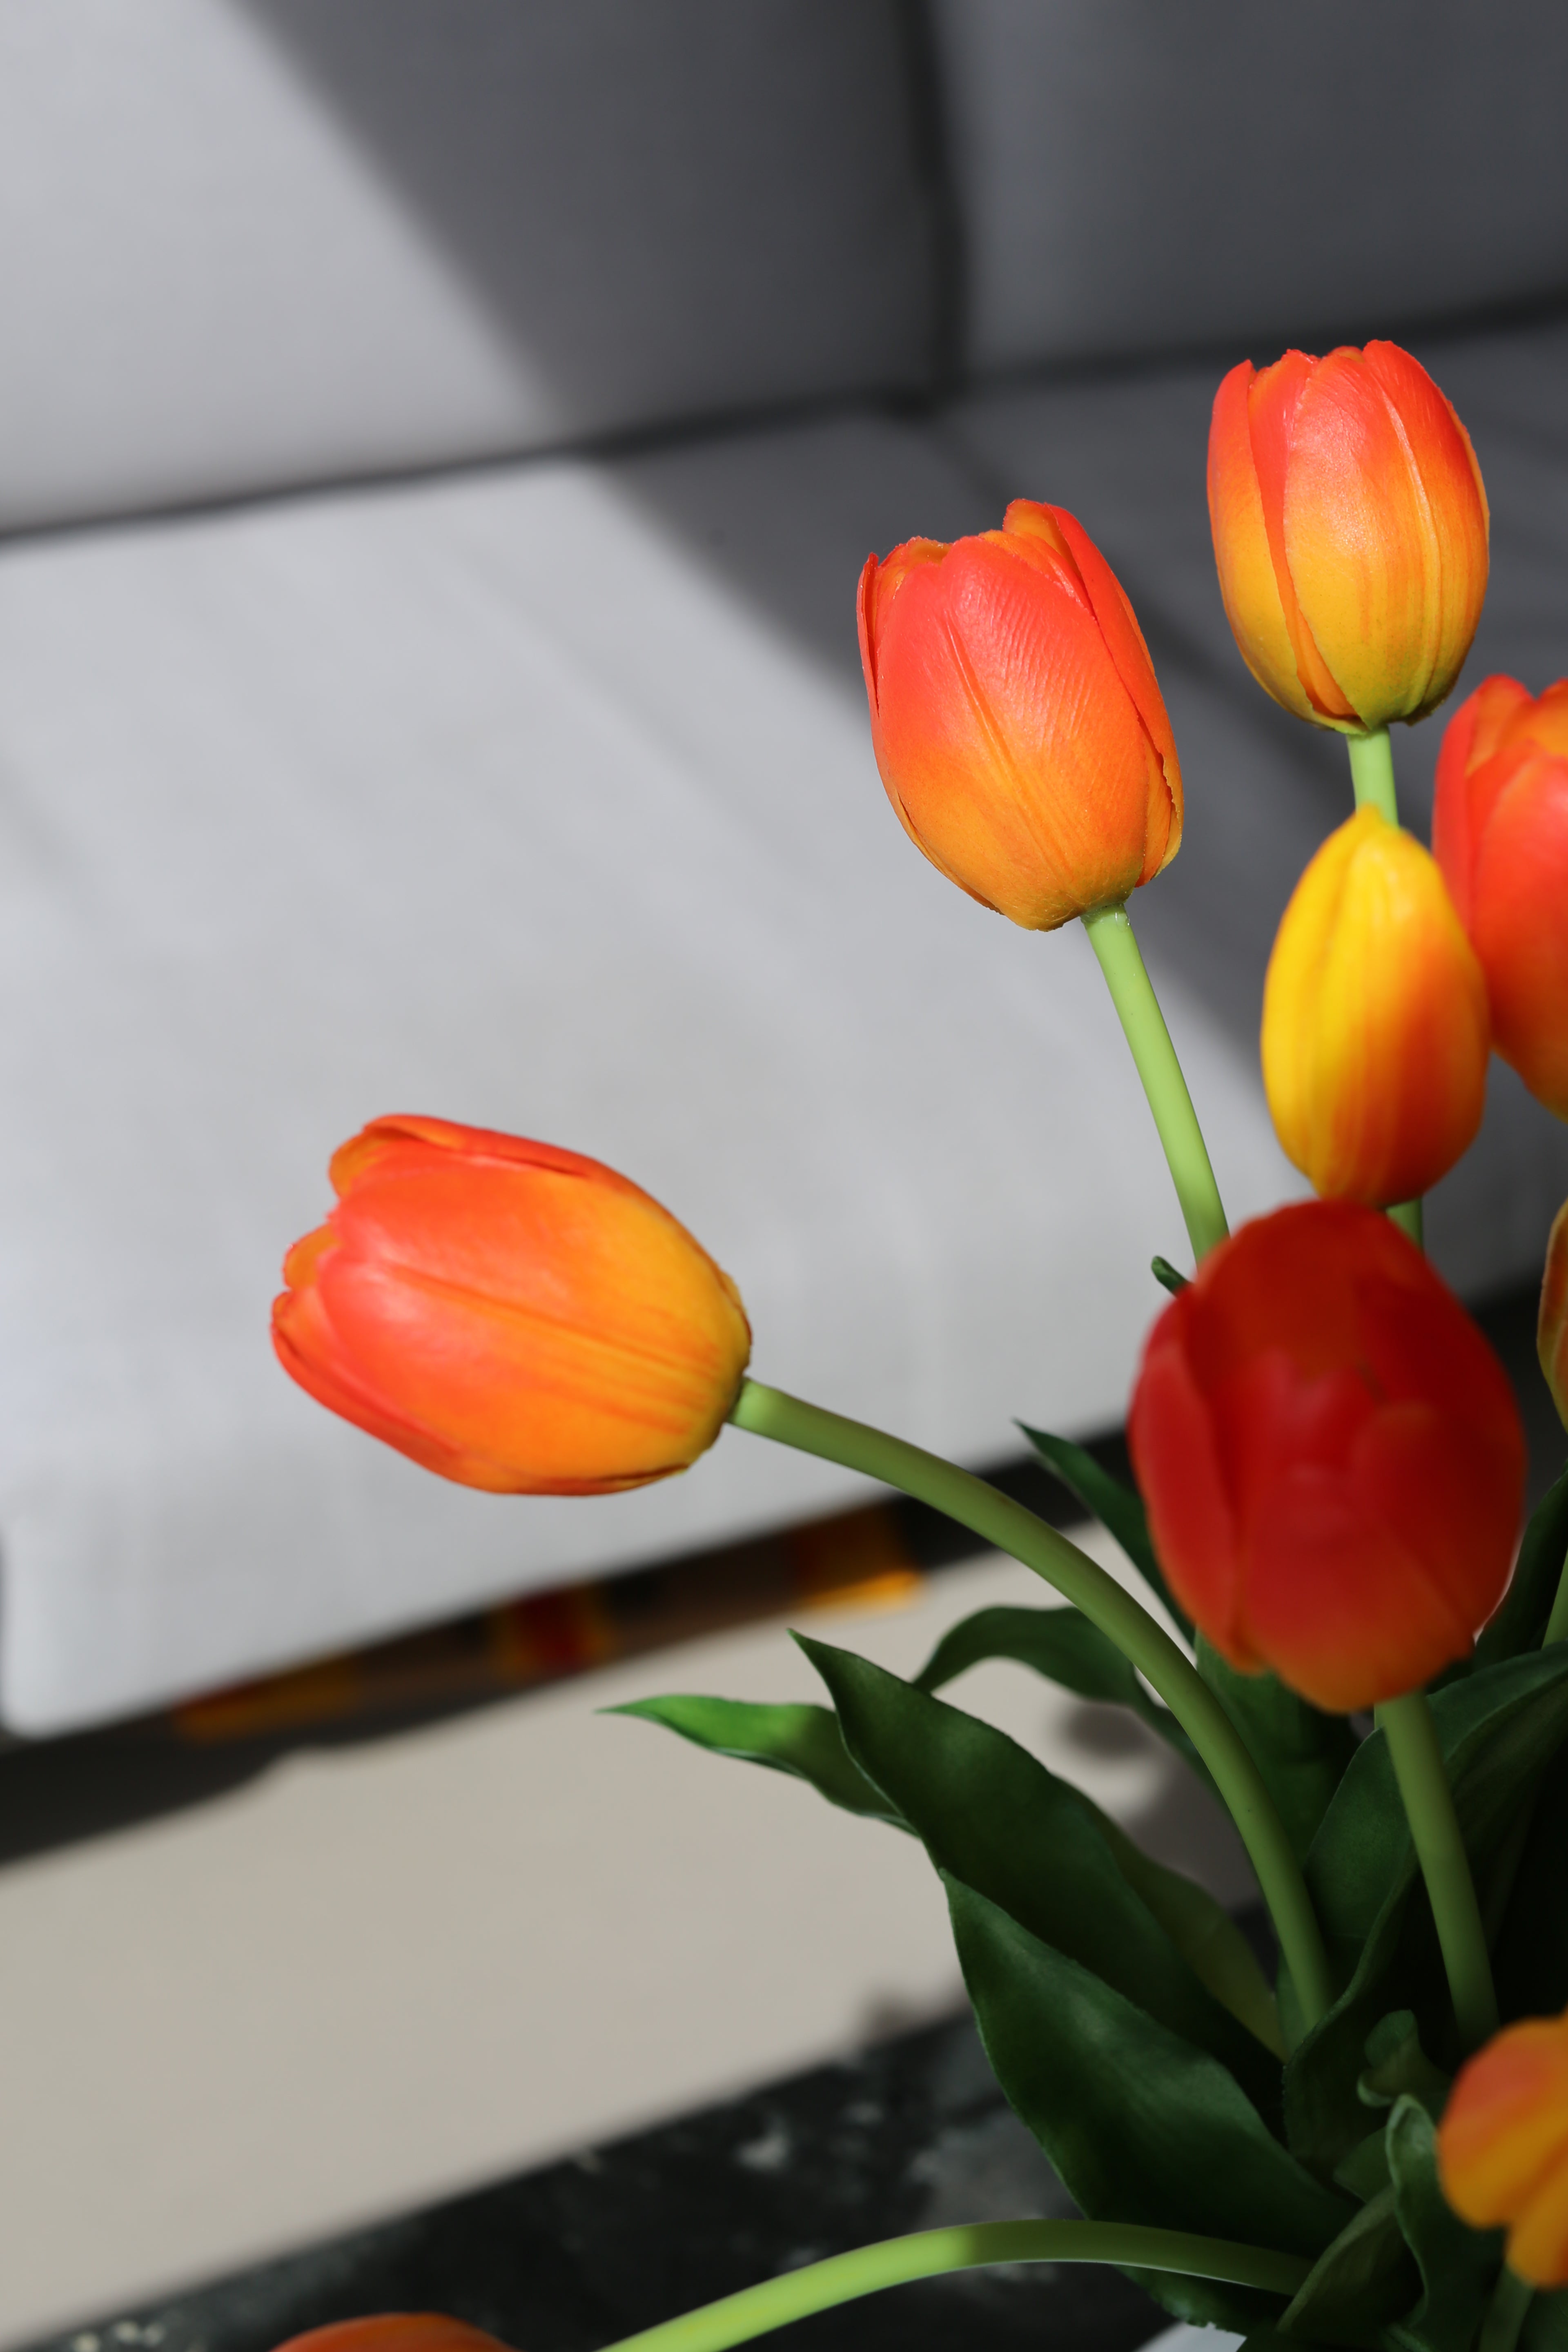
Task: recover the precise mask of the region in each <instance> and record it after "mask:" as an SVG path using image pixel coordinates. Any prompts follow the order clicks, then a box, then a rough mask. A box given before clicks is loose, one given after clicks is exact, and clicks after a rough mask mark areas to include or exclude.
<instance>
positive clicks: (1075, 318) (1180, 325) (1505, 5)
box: [934, 0, 1568, 373]
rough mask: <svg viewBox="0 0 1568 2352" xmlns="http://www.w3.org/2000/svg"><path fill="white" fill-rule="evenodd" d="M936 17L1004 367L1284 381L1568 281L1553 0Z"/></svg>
mask: <svg viewBox="0 0 1568 2352" xmlns="http://www.w3.org/2000/svg"><path fill="white" fill-rule="evenodd" d="M934 19H935V26H936V30H937V48H938V55H939V58H940V61H941V71H942V99H943V109H944V113H945V116H946V119H947V122H948V128H949V141H950V147H951V154H952V173H953V177H954V182H955V185H956V192H957V205H958V211H959V215H960V217H961V220H962V223H963V256H964V278H965V287H964V292H965V309H966V313H967V318H966V329H965V340H966V345H967V353H968V358H969V361H970V363H971V365H972V366H973V369H974V370H975V371H976V372H977V373H984V372H986V371H987V370H989V369H993V368H999V367H1016V366H1019V365H1021V364H1025V363H1038V362H1047V361H1050V362H1059V361H1063V360H1083V359H1100V358H1106V357H1110V356H1114V355H1117V354H1128V353H1135V352H1136V353H1159V352H1180V351H1184V350H1185V351H1193V350H1196V349H1199V348H1201V347H1202V346H1203V345H1204V344H1205V343H1211V342H1212V343H1216V344H1220V345H1223V346H1225V347H1226V348H1227V349H1228V350H1230V355H1231V356H1232V357H1233V358H1235V357H1239V356H1241V355H1242V353H1243V352H1250V354H1251V356H1252V358H1253V359H1255V360H1257V361H1258V362H1259V363H1261V362H1263V361H1265V360H1268V359H1274V358H1277V357H1278V355H1279V347H1280V345H1281V344H1282V343H1283V342H1285V341H1291V342H1298V343H1300V342H1310V341H1311V339H1312V337H1314V336H1315V335H1326V336H1329V337H1331V338H1332V337H1334V336H1336V335H1337V334H1339V333H1348V334H1351V335H1352V336H1353V338H1354V340H1356V341H1362V340H1364V338H1365V337H1366V336H1367V335H1380V334H1387V333H1389V332H1390V331H1393V330H1394V329H1395V328H1397V327H1398V326H1399V325H1400V324H1402V323H1404V322H1406V321H1408V320H1421V319H1431V318H1438V317H1443V318H1454V317H1456V316H1461V315H1463V314H1465V313H1466V312H1475V311H1479V312H1485V311H1488V310H1497V309H1498V308H1500V306H1502V305H1504V304H1506V303H1510V302H1516V303H1517V302H1528V301H1540V300H1542V299H1556V298H1559V297H1560V296H1561V294H1562V292H1563V287H1564V285H1565V284H1568V142H1564V141H1563V135H1562V111H1563V110H1562V93H1563V87H1564V82H1565V80H1568V14H1565V13H1564V12H1563V9H1562V8H1560V7H1557V6H1555V5H1552V0H1489V5H1487V6H1485V7H1484V8H1483V7H1478V6H1477V5H1475V0H1375V5H1371V6H1369V5H1366V0H1311V5H1310V7H1306V8H1303V7H1299V6H1290V5H1266V6H1259V5H1258V0H1184V5H1181V6H1180V7H1173V6H1171V5H1169V0H934ZM1259 338H1261V339H1262V340H1261V341H1259ZM1233 346H1234V348H1232V347H1233ZM1319 347H1321V346H1319Z"/></svg>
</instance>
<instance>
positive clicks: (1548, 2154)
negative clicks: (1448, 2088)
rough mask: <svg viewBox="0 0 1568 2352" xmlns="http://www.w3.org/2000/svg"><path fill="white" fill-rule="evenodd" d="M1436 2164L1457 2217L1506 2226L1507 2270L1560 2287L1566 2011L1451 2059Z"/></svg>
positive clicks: (1567, 2126) (1566, 2146) (1565, 2262)
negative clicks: (1459, 2062) (1464, 2061)
mask: <svg viewBox="0 0 1568 2352" xmlns="http://www.w3.org/2000/svg"><path fill="white" fill-rule="evenodd" d="M1437 2165H1438V2170H1439V2172H1440V2174H1441V2176H1442V2181H1443V2193H1444V2195H1445V2196H1446V2197H1447V2200H1448V2202H1449V2204H1450V2205H1451V2206H1452V2207H1453V2209H1454V2210H1455V2212H1456V2213H1458V2216H1459V2218H1460V2220H1461V2221H1468V2223H1469V2224H1470V2226H1471V2228H1472V2229H1476V2230H1494V2229H1498V2228H1500V2227H1501V2226H1502V2225H1504V2224H1506V2225H1507V2227H1508V2264H1509V2268H1510V2270H1511V2271H1513V2272H1515V2273H1517V2274H1518V2276H1519V2277H1521V2279H1527V2280H1528V2281H1529V2283H1530V2284H1531V2286H1538V2287H1554V2286H1568V2015H1565V2016H1563V2017H1553V2018H1544V2017H1531V2018H1527V2019H1526V2020H1525V2021H1523V2023H1521V2024H1519V2025H1510V2026H1508V2027H1507V2028H1505V2030H1504V2031H1503V2032H1501V2033H1500V2034H1498V2035H1497V2036H1496V2038H1495V2039H1494V2040H1493V2041H1490V2042H1488V2043H1487V2046H1486V2048H1485V2049H1484V2050H1480V2051H1478V2052H1477V2053H1476V2055H1475V2056H1474V2057H1473V2058H1472V2059H1471V2060H1470V2061H1469V2063H1468V2065H1466V2066H1463V2067H1461V2069H1460V2071H1459V2075H1458V2081H1457V2082H1456V2083H1455V2084H1454V2088H1453V2092H1452V2095H1450V2097H1449V2100H1448V2104H1447V2107H1446V2108H1445V2109H1444V2112H1443V2120H1442V2122H1441V2124H1440V2125H1439V2126H1438V2127H1437Z"/></svg>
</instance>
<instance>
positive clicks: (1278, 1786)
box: [1196, 1633, 1356, 1861]
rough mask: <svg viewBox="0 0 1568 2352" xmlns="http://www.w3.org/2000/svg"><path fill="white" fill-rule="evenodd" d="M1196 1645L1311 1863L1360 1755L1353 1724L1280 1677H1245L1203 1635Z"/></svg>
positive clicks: (1203, 1668) (1201, 1667) (1301, 1856)
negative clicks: (1325, 1824) (1309, 1852)
mask: <svg viewBox="0 0 1568 2352" xmlns="http://www.w3.org/2000/svg"><path fill="white" fill-rule="evenodd" d="M1196 1649H1197V1662H1198V1672H1199V1674H1200V1675H1202V1676H1203V1678H1204V1680H1205V1683H1207V1685H1208V1686H1209V1688H1210V1690H1212V1691H1213V1693H1214V1695H1215V1697H1216V1698H1217V1699H1218V1701H1219V1703H1220V1705H1221V1706H1223V1707H1224V1709H1225V1711H1226V1715H1228V1716H1229V1717H1230V1719H1231V1721H1232V1723H1234V1724H1235V1726H1236V1727H1237V1731H1239V1732H1240V1734H1241V1736H1242V1738H1243V1739H1244V1740H1245V1741H1246V1743H1247V1748H1248V1749H1249V1751H1250V1753H1251V1756H1252V1760H1253V1762H1254V1763H1255V1764H1256V1765H1257V1767H1258V1772H1259V1774H1260V1775H1261V1778H1262V1780H1263V1785H1264V1787H1265V1788H1266V1789H1267V1790H1268V1793H1269V1795H1270V1796H1271V1797H1272V1798H1273V1800H1274V1802H1275V1805H1276V1806H1277V1808H1278V1810H1279V1818H1280V1820H1281V1821H1282V1822H1284V1824H1285V1834H1286V1836H1287V1837H1288V1838H1289V1841H1290V1843H1291V1845H1292V1847H1293V1848H1294V1849H1295V1853H1296V1858H1297V1860H1298V1861H1304V1860H1305V1858H1306V1854H1307V1849H1308V1848H1309V1846H1310V1844H1311V1843H1312V1840H1313V1838H1314V1837H1315V1836H1316V1835H1317V1833H1318V1828H1319V1825H1320V1823H1321V1821H1322V1818H1323V1815H1324V1814H1325V1813H1326V1812H1327V1811H1328V1809H1329V1804H1330V1801H1331V1799H1332V1797H1333V1793H1334V1790H1336V1789H1337V1788H1338V1787H1339V1785H1340V1782H1341V1781H1342V1780H1343V1778H1344V1775H1345V1770H1346V1768H1347V1766H1348V1765H1349V1763H1350V1760H1351V1758H1352V1756H1353V1755H1354V1754H1355V1750H1356V1743H1355V1738H1354V1735H1353V1733H1352V1730H1351V1727H1350V1726H1349V1724H1348V1723H1346V1721H1345V1719H1344V1717H1343V1716H1341V1715H1324V1714H1323V1713H1322V1712H1321V1709H1320V1708H1318V1707H1315V1706H1311V1705H1310V1704H1309V1702H1308V1701H1307V1700H1306V1699H1304V1698H1298V1697H1297V1696H1296V1694H1295V1692H1294V1691H1291V1690H1287V1689H1286V1687H1285V1685H1284V1684H1283V1683H1282V1682H1280V1681H1279V1678H1278V1676H1277V1675H1242V1674H1237V1670H1236V1668H1235V1667H1234V1666H1230V1665H1227V1664H1226V1662H1225V1660H1224V1659H1223V1658H1222V1657H1221V1656H1220V1654H1219V1652H1218V1651H1217V1650H1216V1649H1215V1648H1214V1646H1213V1644H1212V1643H1209V1642H1208V1641H1206V1640H1205V1637H1204V1635H1203V1634H1202V1633H1200V1634H1199V1635H1198V1637H1197V1644H1196Z"/></svg>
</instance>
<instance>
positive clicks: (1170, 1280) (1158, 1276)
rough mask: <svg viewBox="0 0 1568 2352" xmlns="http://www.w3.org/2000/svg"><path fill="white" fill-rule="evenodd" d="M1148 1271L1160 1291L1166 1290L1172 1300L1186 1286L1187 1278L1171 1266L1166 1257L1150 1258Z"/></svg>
mask: <svg viewBox="0 0 1568 2352" xmlns="http://www.w3.org/2000/svg"><path fill="white" fill-rule="evenodd" d="M1149 1271H1150V1273H1151V1274H1152V1276H1153V1277H1154V1279H1155V1281H1156V1282H1157V1283H1158V1284H1159V1286H1160V1287H1161V1289H1162V1290H1168V1291H1169V1292H1170V1294H1171V1296H1172V1297H1173V1298H1174V1297H1176V1296H1177V1295H1178V1293H1179V1292H1181V1291H1184V1290H1185V1288H1186V1286H1187V1280H1188V1277H1187V1276H1185V1275H1184V1273H1183V1272H1182V1270H1181V1268H1180V1267H1179V1266H1175V1265H1172V1264H1171V1261H1170V1259H1169V1258H1168V1257H1159V1256H1155V1257H1152V1258H1151V1259H1150V1261H1149Z"/></svg>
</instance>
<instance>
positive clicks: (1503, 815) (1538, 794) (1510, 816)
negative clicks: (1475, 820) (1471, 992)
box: [1470, 747, 1568, 1118]
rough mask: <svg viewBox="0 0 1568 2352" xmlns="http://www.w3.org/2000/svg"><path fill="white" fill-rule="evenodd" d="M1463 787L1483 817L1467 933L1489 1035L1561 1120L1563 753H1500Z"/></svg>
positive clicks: (1565, 858)
mask: <svg viewBox="0 0 1568 2352" xmlns="http://www.w3.org/2000/svg"><path fill="white" fill-rule="evenodd" d="M1488 780H1491V781H1492V782H1493V783H1494V786H1495V797H1493V798H1492V801H1491V805H1490V807H1489V809H1487V808H1485V795H1484V788H1485V786H1486V784H1487V782H1488ZM1471 783H1472V787H1475V786H1480V787H1482V788H1483V789H1482V794H1481V795H1478V797H1480V798H1481V800H1482V808H1483V811H1484V814H1481V816H1480V824H1479V840H1478V844H1477V848H1476V854H1475V861H1474V867H1473V874H1474V882H1473V894H1472V899H1471V917H1470V936H1471V938H1472V940H1474V943H1475V948H1476V952H1477V954H1478V955H1479V958H1480V961H1481V965H1482V968H1483V970H1484V971H1485V973H1486V982H1487V990H1488V993H1489V998H1490V1003H1491V1019H1492V1031H1493V1036H1494V1040H1495V1043H1496V1045H1497V1049H1498V1052H1499V1053H1500V1055H1502V1057H1503V1059H1504V1061H1505V1062H1509V1063H1510V1064H1511V1065H1512V1066H1513V1067H1514V1068H1515V1069H1516V1070H1517V1071H1518V1072H1519V1074H1520V1076H1521V1078H1522V1079H1523V1080H1524V1083H1525V1085H1526V1086H1527V1087H1529V1088H1530V1091H1531V1094H1532V1095H1534V1096H1535V1097H1537V1099H1538V1100H1539V1101H1541V1102H1543V1103H1544V1104H1545V1105H1546V1107H1547V1108H1548V1109H1549V1110H1551V1111H1554V1112H1555V1113H1556V1115H1557V1117H1558V1118H1568V759H1563V758H1560V757H1553V756H1552V755H1550V754H1547V753H1538V752H1533V751H1531V750H1530V749H1529V748H1528V747H1521V749H1520V750H1518V751H1502V752H1500V753H1499V754H1498V755H1497V757H1496V758H1495V759H1493V760H1492V761H1489V762H1488V764H1487V766H1485V767H1483V768H1482V769H1480V770H1479V772H1478V773H1477V774H1476V776H1474V777H1473V778H1472V779H1471ZM1472 805H1474V802H1472Z"/></svg>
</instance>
